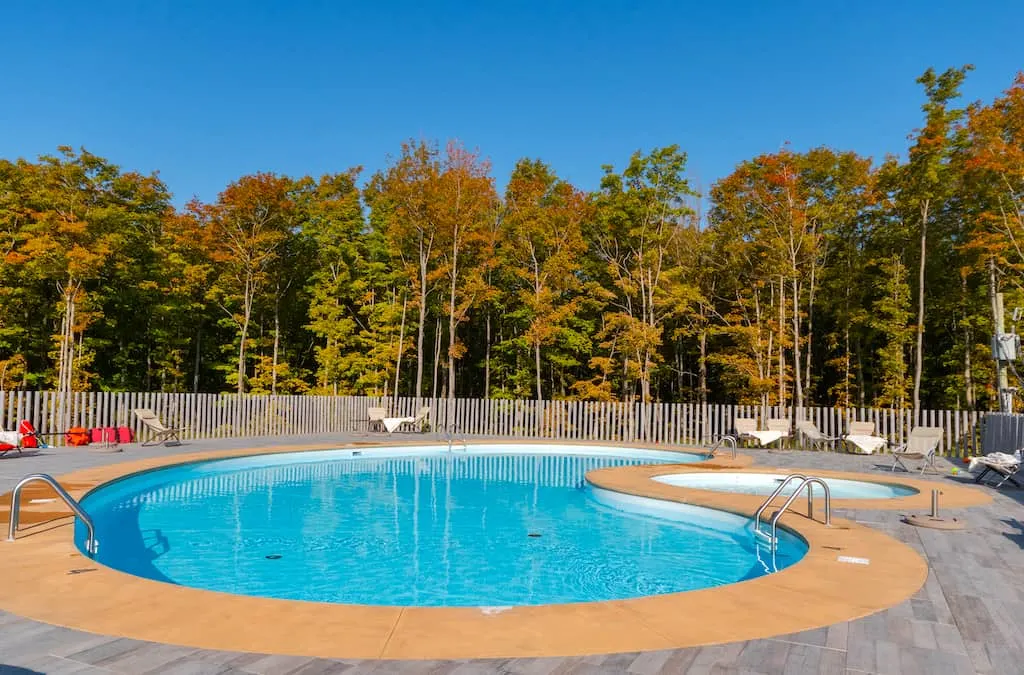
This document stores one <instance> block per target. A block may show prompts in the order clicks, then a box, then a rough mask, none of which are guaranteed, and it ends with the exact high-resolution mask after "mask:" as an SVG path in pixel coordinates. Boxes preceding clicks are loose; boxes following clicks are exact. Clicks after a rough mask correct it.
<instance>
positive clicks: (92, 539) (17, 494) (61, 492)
mask: <svg viewBox="0 0 1024 675" xmlns="http://www.w3.org/2000/svg"><path fill="white" fill-rule="evenodd" d="M35 481H42V482H43V483H46V484H47V485H49V486H50V487H52V488H53V491H54V492H56V493H57V496H58V497H60V498H61V499H63V500H64V503H65V504H67V505H68V506H69V507H71V510H72V511H74V513H75V515H76V516H78V519H79V520H81V521H82V522H83V523H85V528H86V529H87V530H88V531H89V538H88V539H87V540H86V542H85V550H86V553H88V554H89V557H90V558H91V557H92V556H93V555H95V554H96V528H94V527H93V524H92V518H90V517H89V514H87V513H86V512H85V511H83V510H82V507H81V505H80V504H79V503H78V502H76V501H75V499H74V497H72V496H71V495H69V494H68V493H67V491H66V490H65V489H64V488H62V487H61V486H60V483H58V482H57V481H56V480H54V478H53V476H50V475H49V474H45V473H33V474H29V475H27V476H25V477H24V478H22V479H21V480H20V481H18V484H17V485H15V486H14V491H13V492H11V523H10V525H9V526H8V528H7V541H14V533H15V532H17V530H18V519H19V516H20V515H21V489H22V488H23V487H25V486H26V485H28V484H29V483H34V482H35Z"/></svg>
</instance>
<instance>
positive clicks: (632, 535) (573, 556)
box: [76, 444, 807, 607]
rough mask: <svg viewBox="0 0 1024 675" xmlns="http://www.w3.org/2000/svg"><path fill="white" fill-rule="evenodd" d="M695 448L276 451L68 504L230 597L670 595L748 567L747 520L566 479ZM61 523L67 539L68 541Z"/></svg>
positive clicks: (759, 565)
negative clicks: (619, 502)
mask: <svg viewBox="0 0 1024 675" xmlns="http://www.w3.org/2000/svg"><path fill="white" fill-rule="evenodd" d="M703 459H705V457H704V456H702V455H697V454H683V453H675V452H662V451H653V450H640V449H632V448H622V447H584V446H575V445H573V446H567V445H563V446H558V445H533V444H522V445H507V444H500V445H499V444H495V445H470V446H468V449H467V450H466V451H462V450H458V451H455V452H451V451H449V450H448V448H447V447H446V446H445V447H442V446H420V447H417V446H410V447H404V448H386V449H375V450H370V449H366V450H362V451H360V450H350V449H346V450H331V451H318V452H301V453H280V454H271V455H258V456H251V457H243V458H234V459H221V460H211V461H204V462H198V463H191V464H182V465H177V466H170V467H165V468H161V469H155V470H152V471H147V472H143V473H139V474H134V475H131V476H128V477H125V478H123V479H120V480H116V481H114V482H112V483H108V484H106V485H103V486H100V487H98V488H97V489H95V490H93V491H92V492H90V493H89V494H88V495H87V496H86V497H85V498H84V499H83V502H82V503H83V506H84V508H85V509H86V511H87V512H88V513H90V514H91V515H92V517H93V520H94V523H95V526H96V536H97V540H98V542H99V546H98V551H97V555H96V558H97V560H98V561H99V562H101V563H103V564H106V565H109V566H111V567H113V568H115V569H118V570H121V571H124V572H127V573H130V574H135V575H138V576H142V577H147V578H150V579H155V580H159V581H165V582H169V583H173V584H181V585H185V586H192V587H197V588H203V589H209V590H215V591H224V592H228V593H238V594H246V595H256V596H266V597H276V598H287V599H294V600H311V601H320V602H335V603H351V604H368V605H405V606H489V607H500V606H513V605H538V604H549V603H565V602H586V601H597V600H613V599H623V598H633V597H639V596H646V595H654V594H662V593H674V592H679V591H688V590H694V589H699V588H708V587H713V586H719V585H723V584H730V583H734V582H738V581H742V580H745V579H751V578H755V577H758V576H762V575H765V574H768V573H771V572H772V571H775V570H777V569H780V568H782V567H785V566H788V565H791V564H793V563H794V562H796V561H797V560H799V559H800V558H801V557H802V556H803V555H804V554H805V552H806V550H807V547H806V544H805V543H804V541H803V540H802V539H800V538H799V537H797V536H795V535H792V534H789V533H784V534H783V535H782V537H781V538H780V542H779V546H778V548H777V550H776V552H775V555H774V560H773V562H772V563H766V562H765V560H767V559H770V556H768V555H766V553H767V552H766V550H765V548H764V545H763V544H761V543H759V542H757V541H755V538H754V537H753V536H752V533H751V528H750V524H749V519H748V518H743V517H740V516H736V515H732V514H728V513H724V512H721V511H715V510H712V509H705V508H700V507H694V506H690V507H686V508H680V509H678V510H675V511H665V512H662V511H658V513H657V514H656V515H649V514H645V513H639V512H627V511H623V510H622V509H621V507H610V506H608V502H607V500H599V499H596V498H595V495H594V494H592V492H591V490H590V488H588V487H587V485H586V482H585V480H584V474H585V473H586V472H587V471H589V470H591V469H596V468H602V467H609V466H624V465H630V464H654V463H677V464H678V463H687V462H697V461H701V460H703ZM84 537H85V532H84V528H83V527H82V525H81V524H80V523H79V524H78V525H77V530H76V542H77V543H78V545H79V548H80V549H83V548H84Z"/></svg>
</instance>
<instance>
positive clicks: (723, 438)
mask: <svg viewBox="0 0 1024 675" xmlns="http://www.w3.org/2000/svg"><path fill="white" fill-rule="evenodd" d="M725 443H728V444H729V445H730V447H732V458H733V459H736V454H737V448H736V437H735V436H730V435H729V434H726V435H725V436H721V437H720V438H719V439H718V441H717V442H716V443H715V444H714V445H712V446H711V449H709V450H708V457H714V456H715V450H718V449H719V448H720V447H722V445H723V444H725Z"/></svg>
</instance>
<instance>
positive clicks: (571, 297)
mask: <svg viewBox="0 0 1024 675" xmlns="http://www.w3.org/2000/svg"><path fill="white" fill-rule="evenodd" d="M585 217H586V202H585V197H584V195H583V194H582V193H581V192H580V191H578V190H576V189H575V188H574V187H573V186H571V185H569V184H568V183H566V182H564V181H562V180H560V179H559V178H558V177H557V176H556V175H555V174H554V172H552V171H551V169H550V168H549V167H548V166H547V165H545V164H544V163H542V162H540V161H536V160H526V159H524V160H520V161H519V163H518V164H516V167H515V169H514V170H513V172H512V177H511V179H510V180H509V184H508V188H507V189H506V192H505V215H504V219H503V225H504V228H505V236H504V237H503V239H502V241H503V242H504V246H503V256H504V259H505V263H506V265H507V269H508V271H509V273H510V276H511V279H510V284H512V285H513V288H515V289H517V292H516V293H515V295H516V299H517V300H518V302H519V303H520V304H521V306H522V308H523V311H524V319H525V320H526V321H527V322H528V323H527V325H526V330H525V331H524V333H523V336H522V337H523V340H524V342H525V343H526V344H527V345H528V348H529V349H531V351H532V352H533V371H534V382H535V388H534V394H535V395H536V398H537V399H538V400H540V399H542V398H543V385H542V383H541V369H542V358H541V356H542V354H541V352H542V350H543V349H544V348H545V347H550V346H551V345H553V344H555V343H556V342H557V341H558V339H559V338H560V337H561V336H563V335H565V333H566V332H570V331H572V327H571V325H570V321H569V320H570V319H571V318H572V317H573V316H574V315H575V314H576V313H577V312H578V311H579V308H580V306H581V303H582V298H581V297H580V295H579V291H580V279H579V276H578V273H579V270H580V257H581V256H582V255H583V253H584V252H585V250H586V242H585V241H584V239H583V231H582V229H581V224H582V222H583V219H584V218H585Z"/></svg>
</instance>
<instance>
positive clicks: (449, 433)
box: [444, 423, 469, 452]
mask: <svg viewBox="0 0 1024 675" xmlns="http://www.w3.org/2000/svg"><path fill="white" fill-rule="evenodd" d="M458 431H459V427H458V426H457V425H456V424H454V423H452V424H450V425H446V426H445V428H444V435H445V437H446V438H447V439H448V452H451V451H452V444H453V443H454V441H455V434H456V433H458ZM461 440H462V449H463V451H466V450H469V443H467V442H466V437H465V436H463V437H462V439H461Z"/></svg>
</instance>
